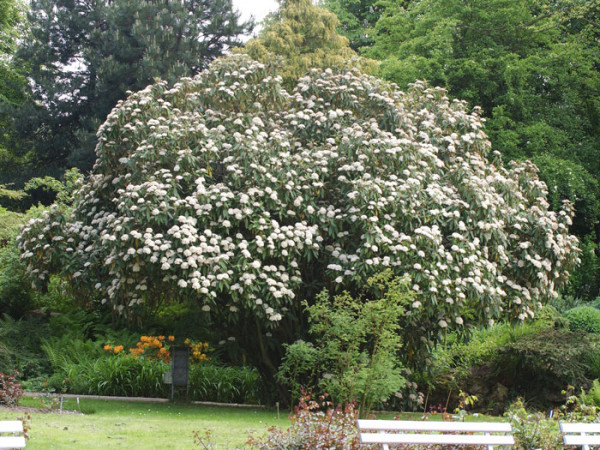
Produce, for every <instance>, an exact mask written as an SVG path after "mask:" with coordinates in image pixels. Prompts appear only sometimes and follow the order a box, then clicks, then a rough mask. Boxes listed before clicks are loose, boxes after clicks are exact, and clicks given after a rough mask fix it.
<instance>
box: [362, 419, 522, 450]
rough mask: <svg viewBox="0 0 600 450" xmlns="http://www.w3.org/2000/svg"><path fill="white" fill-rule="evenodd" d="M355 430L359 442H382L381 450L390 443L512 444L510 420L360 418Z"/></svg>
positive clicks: (488, 445) (489, 445) (490, 446)
mask: <svg viewBox="0 0 600 450" xmlns="http://www.w3.org/2000/svg"><path fill="white" fill-rule="evenodd" d="M367 430H368V431H367ZM358 431H359V432H360V441H361V442H362V443H364V444H381V448H382V449H384V450H387V449H388V445H389V444H413V445H417V444H440V445H487V447H488V449H490V450H491V449H492V448H493V446H494V445H515V439H514V437H513V436H512V435H511V434H510V433H512V427H511V425H510V423H502V422H423V421H413V420H364V419H359V420H358ZM456 433H469V434H456ZM474 433H477V434H474ZM491 433H502V434H491Z"/></svg>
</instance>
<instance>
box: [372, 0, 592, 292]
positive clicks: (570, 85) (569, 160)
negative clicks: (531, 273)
mask: <svg viewBox="0 0 600 450" xmlns="http://www.w3.org/2000/svg"><path fill="white" fill-rule="evenodd" d="M378 5H379V7H380V8H381V9H382V11H381V18H380V19H379V20H378V22H377V24H376V26H375V29H376V35H375V37H374V43H373V45H372V46H371V47H370V48H368V49H363V50H364V52H363V53H364V54H365V55H368V56H370V57H373V58H376V59H378V60H381V75H382V76H383V77H384V78H385V79H387V80H390V81H394V82H395V83H398V85H399V86H400V87H401V88H405V87H407V86H408V85H409V84H410V83H412V82H414V80H416V79H425V80H428V82H430V83H431V84H433V85H439V86H444V87H446V88H447V89H448V91H449V94H450V95H451V96H452V97H454V98H460V99H464V100H467V101H468V102H469V104H470V105H479V106H481V107H482V114H483V116H484V117H486V118H487V122H486V132H487V133H488V134H489V136H490V140H491V142H492V145H493V146H494V149H496V150H498V151H500V152H501V153H502V155H503V156H504V158H505V159H507V160H509V159H517V160H525V159H530V160H533V161H534V162H536V163H538V164H539V167H540V169H541V172H540V178H542V179H543V180H544V181H546V182H547V183H548V184H549V185H551V188H552V191H551V192H552V195H553V199H554V200H553V202H554V204H555V205H557V204H558V203H559V202H556V201H555V200H556V198H557V197H558V196H559V194H560V195H566V196H567V197H566V198H568V199H570V200H571V201H572V202H573V203H575V204H576V206H577V209H576V219H575V225H576V227H575V228H574V231H575V232H576V234H577V235H578V236H580V237H582V238H583V237H584V236H589V237H590V238H591V239H592V240H595V241H596V242H597V241H598V236H599V235H600V229H599V224H600V215H599V212H600V210H599V209H598V204H597V199H598V198H600V190H599V189H598V174H600V166H599V165H598V161H600V159H599V158H598V149H599V148H600V132H599V130H600V127H599V126H598V124H599V122H598V120H599V118H600V72H599V71H598V67H600V59H599V55H600V52H599V50H600V47H599V46H598V42H600V40H599V39H598V37H599V33H600V26H599V25H598V24H599V23H600V21H599V20H598V18H599V6H600V4H599V2H597V1H593V2H589V1H580V0H560V1H557V2H554V1H552V2H550V1H546V0H535V1H529V0H516V1H514V0H481V1H476V2H471V1H463V0H449V1H444V2H438V1H434V0H413V1H411V2H410V3H409V4H408V5H402V4H400V3H399V2H391V1H390V2H387V1H383V2H379V3H378ZM563 169H564V171H562V173H561V174H560V176H557V173H558V171H559V170H563ZM571 169H572V170H571ZM557 182H559V183H558V184H557ZM562 198H565V197H562ZM562 198H561V200H562ZM599 268H600V267H599V266H598V265H597V264H594V265H591V266H582V267H581V270H583V271H586V272H594V273H596V281H595V282H594V283H593V284H592V285H588V286H582V285H579V284H577V283H575V284H574V286H573V287H572V288H571V289H572V292H573V293H574V294H575V295H577V296H586V297H591V298H593V297H595V296H597V295H599V294H600V291H599V289H600V270H598V269H599Z"/></svg>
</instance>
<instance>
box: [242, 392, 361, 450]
mask: <svg viewBox="0 0 600 450" xmlns="http://www.w3.org/2000/svg"><path fill="white" fill-rule="evenodd" d="M357 418H358V411H357V409H356V405H355V404H354V403H347V404H346V406H345V407H344V408H342V407H341V406H339V405H338V406H337V407H335V408H334V407H333V404H332V403H331V402H330V401H328V400H327V399H326V397H325V395H323V396H320V397H319V400H318V401H317V400H312V399H311V396H310V395H309V394H306V393H303V395H302V396H301V397H300V402H299V404H298V406H296V407H295V408H294V412H293V414H292V415H291V416H290V420H291V422H292V425H291V426H290V427H289V428H288V429H287V430H282V429H280V428H277V427H271V428H270V429H269V432H268V434H267V435H266V436H265V437H262V438H255V437H252V436H251V437H250V439H249V440H248V442H247V445H248V446H250V447H252V448H256V449H261V450H262V449H264V450H267V449H273V448H285V449H307V450H311V449H314V450H317V449H324V448H330V449H348V450H351V449H358V448H364V447H361V445H360V437H359V434H358V430H357V428H356V419H357Z"/></svg>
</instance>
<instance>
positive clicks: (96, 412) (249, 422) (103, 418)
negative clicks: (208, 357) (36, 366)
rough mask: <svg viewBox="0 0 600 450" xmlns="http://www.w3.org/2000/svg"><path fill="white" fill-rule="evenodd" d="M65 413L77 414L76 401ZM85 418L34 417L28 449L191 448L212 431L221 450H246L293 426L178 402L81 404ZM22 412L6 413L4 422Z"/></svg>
mask: <svg viewBox="0 0 600 450" xmlns="http://www.w3.org/2000/svg"><path fill="white" fill-rule="evenodd" d="M20 405H21V406H31V407H39V406H40V401H39V400H38V399H34V398H23V399H22V400H21V402H20ZM64 408H65V409H67V410H75V409H77V403H76V401H75V399H68V400H65V404H64ZM80 409H81V411H82V412H84V413H85V414H83V415H75V414H58V413H48V414H45V413H32V414H31V431H30V436H31V438H30V440H29V441H28V443H27V448H28V449H52V448H56V449H70V448H72V449H86V450H87V449H95V448H98V449H100V448H102V449H105V448H130V449H134V448H135V449H137V448H139V449H166V448H168V449H188V448H192V447H193V434H194V431H200V432H204V431H205V430H211V432H212V436H213V442H214V443H216V444H218V448H236V447H242V446H243V445H244V443H245V442H246V440H247V439H248V436H249V435H250V434H251V433H254V434H255V435H257V434H259V433H264V432H265V431H266V429H267V428H268V427H269V426H271V425H277V426H279V427H282V428H283V427H286V428H287V427H288V426H289V423H290V422H289V419H288V414H289V413H288V412H282V413H281V415H280V419H277V413H276V411H275V410H271V409H248V408H232V407H222V406H204V405H183V404H172V403H138V402H135V403H134V402H122V401H113V400H110V401H106V400H91V399H81V400H80ZM19 415H22V414H21V413H16V412H9V411H0V420H14V419H16V418H17V416H19Z"/></svg>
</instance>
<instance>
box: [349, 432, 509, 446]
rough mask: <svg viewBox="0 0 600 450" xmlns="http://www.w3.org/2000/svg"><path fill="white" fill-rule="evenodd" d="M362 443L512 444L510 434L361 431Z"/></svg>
mask: <svg viewBox="0 0 600 450" xmlns="http://www.w3.org/2000/svg"><path fill="white" fill-rule="evenodd" d="M360 440H361V442H362V443H363V444H438V445H514V443H515V440H514V438H513V437H512V436H486V435H481V434H479V435H475V434H462V435H460V434H391V433H390V434H381V433H361V435H360Z"/></svg>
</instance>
